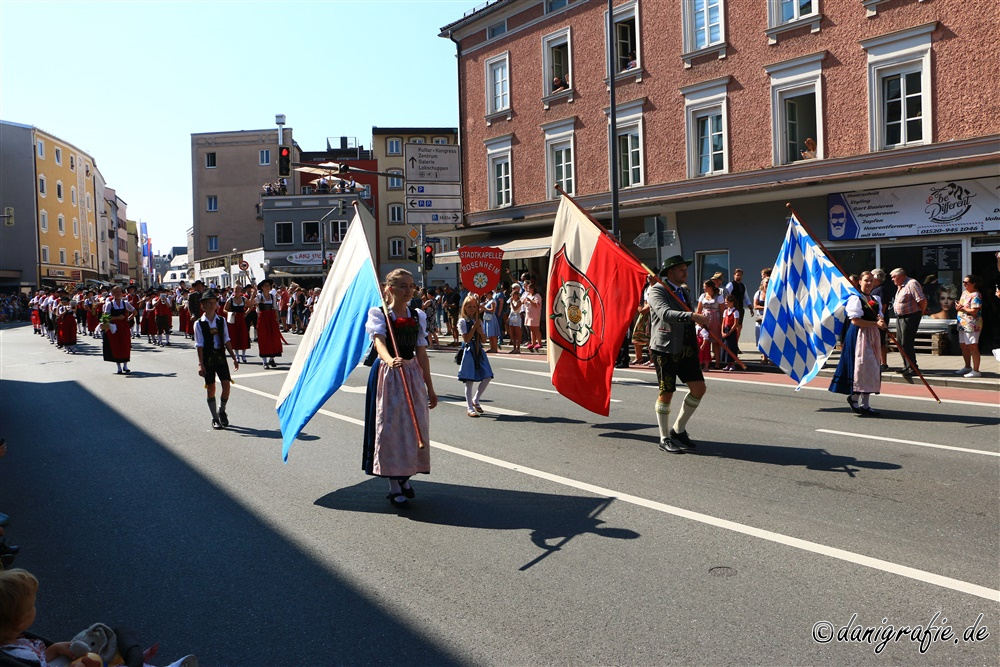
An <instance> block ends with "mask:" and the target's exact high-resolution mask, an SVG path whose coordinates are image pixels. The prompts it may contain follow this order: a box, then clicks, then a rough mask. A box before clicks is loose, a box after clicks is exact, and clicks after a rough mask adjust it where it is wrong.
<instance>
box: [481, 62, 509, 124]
mask: <svg viewBox="0 0 1000 667" xmlns="http://www.w3.org/2000/svg"><path fill="white" fill-rule="evenodd" d="M486 82H487V83H486V115H487V116H490V115H492V114H499V113H501V112H503V111H509V110H510V79H509V72H508V54H506V53H503V54H501V55H499V56H496V57H493V58H490V59H489V60H487V61H486ZM509 117H510V116H509V114H508V118H509Z"/></svg>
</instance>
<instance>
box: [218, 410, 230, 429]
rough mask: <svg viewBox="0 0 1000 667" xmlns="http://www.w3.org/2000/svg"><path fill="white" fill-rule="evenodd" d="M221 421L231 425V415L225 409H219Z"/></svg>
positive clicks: (225, 424) (224, 424) (223, 423)
mask: <svg viewBox="0 0 1000 667" xmlns="http://www.w3.org/2000/svg"><path fill="white" fill-rule="evenodd" d="M219 421H220V422H222V425H223V426H229V415H227V414H226V411H225V410H219Z"/></svg>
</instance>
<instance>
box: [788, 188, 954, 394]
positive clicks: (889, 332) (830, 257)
mask: <svg viewBox="0 0 1000 667" xmlns="http://www.w3.org/2000/svg"><path fill="white" fill-rule="evenodd" d="M785 207H786V208H788V210H789V211H791V213H792V215H794V216H795V219H796V220H798V221H799V224H800V225H802V228H803V229H805V230H806V233H807V234H809V237H810V238H811V239H812V240H813V242H814V243H816V245H817V246H819V249H820V250H822V251H823V254H824V255H826V258H827V259H829V260H830V263H831V264H833V265H834V266H835V267H836V268H837V270H838V271H840V275H841V276H843V277H844V280H847V273H846V272H845V271H844V268H843V267H842V266H841V265H840V262H838V261H837V260H836V259H835V258H834V257H833V256H832V255H831V254H830V251H829V250H827V249H826V246H825V245H823V242H822V241H820V240H819V239H818V238H816V235H815V234H813V232H812V230H811V229H809V226H808V225H806V223H804V222H802V218H801V217H799V214H798V213H796V212H795V209H794V208H792V204H791V202H787V203H786V204H785ZM848 282H850V281H848ZM885 332H886V334H888V336H889V340H891V341H892V342H893V343H894V344H895V345H896V349H897V350H899V353H900V354H901V355H902V356H903V359H905V360H906V363H907V364H908V365H909V367H910V368H913V369H915V370H916V371H917V375H918V376H919V377H920V381H921V382H923V383H924V386H925V387H927V391H929V392H931V396H933V397H934V400H935V401H937V402H938V403H940V402H941V399H940V398H938V395H937V394H936V393H934V390H933V389H932V388H931V385H930V384H929V383H928V382H927V379H926V378H925V377H924V374H923V373H921V372H920V369H919V368H917V365H916V364H915V363H913V360H912V359H910V357H909V355H908V354H906V351H905V350H904V349H903V346H902V345H900V344H899V340H897V339H896V337H895V336H894V335H893V333H892V332H891V331H889V328H888V323H886V330H885Z"/></svg>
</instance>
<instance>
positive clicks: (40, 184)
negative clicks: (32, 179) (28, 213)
mask: <svg viewBox="0 0 1000 667" xmlns="http://www.w3.org/2000/svg"><path fill="white" fill-rule="evenodd" d="M38 194H39V195H41V196H42V197H44V196H45V195H46V194H47V193H46V191H45V177H44V176H42V175H39V176H38Z"/></svg>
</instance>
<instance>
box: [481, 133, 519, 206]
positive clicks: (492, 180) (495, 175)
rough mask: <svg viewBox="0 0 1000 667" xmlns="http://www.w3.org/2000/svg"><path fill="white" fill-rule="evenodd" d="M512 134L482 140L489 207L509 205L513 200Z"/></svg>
mask: <svg viewBox="0 0 1000 667" xmlns="http://www.w3.org/2000/svg"><path fill="white" fill-rule="evenodd" d="M513 138H514V135H512V134H508V135H504V136H502V137H496V138H495V139H488V140H487V141H485V142H483V143H484V144H485V145H486V156H487V162H488V167H487V168H488V169H489V173H488V174H487V179H488V183H489V197H490V201H489V208H501V207H504V206H510V205H511V202H512V201H513V197H512V188H511V169H510V158H511V142H512V139H513Z"/></svg>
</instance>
